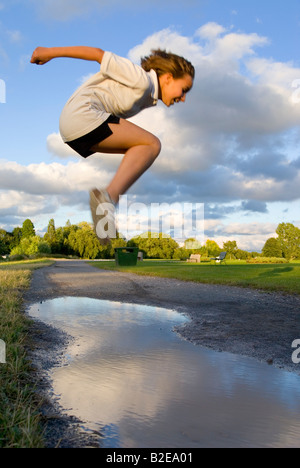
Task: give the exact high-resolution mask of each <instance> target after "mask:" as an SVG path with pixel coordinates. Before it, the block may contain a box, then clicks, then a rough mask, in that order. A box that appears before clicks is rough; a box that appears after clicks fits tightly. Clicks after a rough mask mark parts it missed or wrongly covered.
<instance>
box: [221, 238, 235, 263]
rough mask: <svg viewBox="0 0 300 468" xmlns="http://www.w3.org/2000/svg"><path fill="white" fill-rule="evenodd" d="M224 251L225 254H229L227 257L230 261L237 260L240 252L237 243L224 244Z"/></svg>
mask: <svg viewBox="0 0 300 468" xmlns="http://www.w3.org/2000/svg"><path fill="white" fill-rule="evenodd" d="M223 249H224V251H225V252H227V255H228V256H229V258H230V259H232V257H234V258H235V256H236V254H237V251H238V247H237V243H236V241H228V242H223Z"/></svg>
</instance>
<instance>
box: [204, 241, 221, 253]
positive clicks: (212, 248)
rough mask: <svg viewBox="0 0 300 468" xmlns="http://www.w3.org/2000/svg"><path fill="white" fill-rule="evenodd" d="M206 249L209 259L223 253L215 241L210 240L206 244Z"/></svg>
mask: <svg viewBox="0 0 300 468" xmlns="http://www.w3.org/2000/svg"><path fill="white" fill-rule="evenodd" d="M205 248H206V251H207V256H208V257H217V256H218V255H220V253H221V249H220V247H219V246H218V244H217V243H216V241H213V240H210V239H207V241H206V243H205Z"/></svg>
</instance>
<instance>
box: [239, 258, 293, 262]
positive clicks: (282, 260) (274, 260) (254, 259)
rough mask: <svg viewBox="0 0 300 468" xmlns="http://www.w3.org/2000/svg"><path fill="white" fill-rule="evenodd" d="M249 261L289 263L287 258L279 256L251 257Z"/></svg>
mask: <svg viewBox="0 0 300 468" xmlns="http://www.w3.org/2000/svg"><path fill="white" fill-rule="evenodd" d="M247 263H289V261H288V260H287V259H286V258H278V257H256V258H249V259H248V260H247Z"/></svg>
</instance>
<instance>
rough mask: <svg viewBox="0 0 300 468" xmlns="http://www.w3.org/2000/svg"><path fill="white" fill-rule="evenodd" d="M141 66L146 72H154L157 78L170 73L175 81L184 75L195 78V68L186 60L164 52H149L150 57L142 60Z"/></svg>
mask: <svg viewBox="0 0 300 468" xmlns="http://www.w3.org/2000/svg"><path fill="white" fill-rule="evenodd" d="M141 65H142V68H143V69H144V70H145V71H147V72H149V71H150V70H151V69H152V70H155V71H156V73H157V75H158V76H161V75H164V74H165V73H171V74H172V75H173V78H175V79H179V78H183V76H184V75H190V76H191V77H192V78H193V79H194V77H195V68H194V67H193V65H192V64H191V63H190V62H189V61H188V60H186V59H185V58H183V57H180V56H179V55H175V54H172V53H170V52H166V51H165V50H160V49H157V50H151V55H149V56H148V57H144V58H142V60H141Z"/></svg>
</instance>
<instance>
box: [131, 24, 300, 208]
mask: <svg viewBox="0 0 300 468" xmlns="http://www.w3.org/2000/svg"><path fill="white" fill-rule="evenodd" d="M267 45H268V39H267V38H265V37H260V36H259V35H258V34H244V33H239V32H237V33H234V32H232V31H231V30H226V29H225V28H224V27H223V26H221V25H218V24H216V23H208V24H206V25H204V26H202V27H201V28H199V29H198V30H197V31H196V33H195V34H194V36H192V37H184V36H182V35H180V34H178V33H177V32H176V31H174V30H172V29H165V30H162V31H159V32H157V33H155V34H153V35H152V36H150V37H147V38H146V39H145V40H144V41H143V43H142V44H140V45H138V46H136V47H134V48H133V49H132V50H131V51H130V52H129V57H130V58H131V59H132V60H134V61H136V62H138V61H139V58H140V57H141V56H143V55H145V54H147V53H148V52H149V49H151V48H155V47H158V46H160V47H162V48H164V47H165V48H167V49H168V50H171V51H176V52H177V53H179V54H181V55H183V56H185V57H187V58H188V59H189V60H191V61H192V62H193V63H194V64H195V67H196V79H195V83H194V87H193V89H192V91H191V92H190V94H188V95H187V100H186V104H184V105H183V104H182V103H180V104H178V105H177V106H176V107H174V108H172V109H166V108H165V107H161V106H159V108H158V109H155V110H152V109H151V110H149V111H148V110H147V111H145V112H143V113H142V114H140V115H139V116H137V117H135V118H133V119H132V120H133V121H134V122H136V123H137V124H139V125H140V126H142V127H145V128H147V129H148V130H149V131H152V132H153V133H155V134H157V135H158V136H159V137H160V138H161V140H162V146H163V150H162V153H161V155H160V157H159V158H158V160H157V161H156V163H155V166H154V168H153V173H154V174H155V176H156V177H157V179H159V180H160V181H161V182H162V183H164V184H165V185H166V186H167V187H170V185H172V186H173V188H174V193H173V196H175V198H176V196H177V195H178V197H180V196H181V197H186V196H190V198H191V199H193V200H195V197H197V198H198V200H199V201H203V202H208V203H209V202H213V201H218V202H220V203H222V202H223V203H224V202H226V203H228V202H230V201H231V202H233V201H238V200H248V201H249V202H251V200H252V202H254V201H255V202H259V203H261V205H260V209H265V206H266V203H267V202H272V201H280V200H285V201H287V200H297V199H299V198H300V190H299V188H298V187H299V182H300V172H299V164H298V161H299V159H296V160H295V159H294V160H293V158H292V157H291V155H290V154H289V149H290V148H291V147H296V146H298V140H299V136H300V133H299V124H300V104H298V105H295V103H293V102H292V100H291V96H292V93H293V88H292V81H293V79H295V77H297V76H299V77H300V69H298V68H297V67H295V66H294V65H293V64H292V63H281V64H280V63H278V62H275V61H272V60H271V59H262V58H259V57H257V55H256V54H257V49H258V48H259V49H261V48H262V47H265V46H267ZM154 112H155V118H154ZM287 142H289V143H288V145H287ZM247 203H248V202H247ZM248 206H249V205H248ZM252 206H253V205H252ZM257 206H258V205H257Z"/></svg>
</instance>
